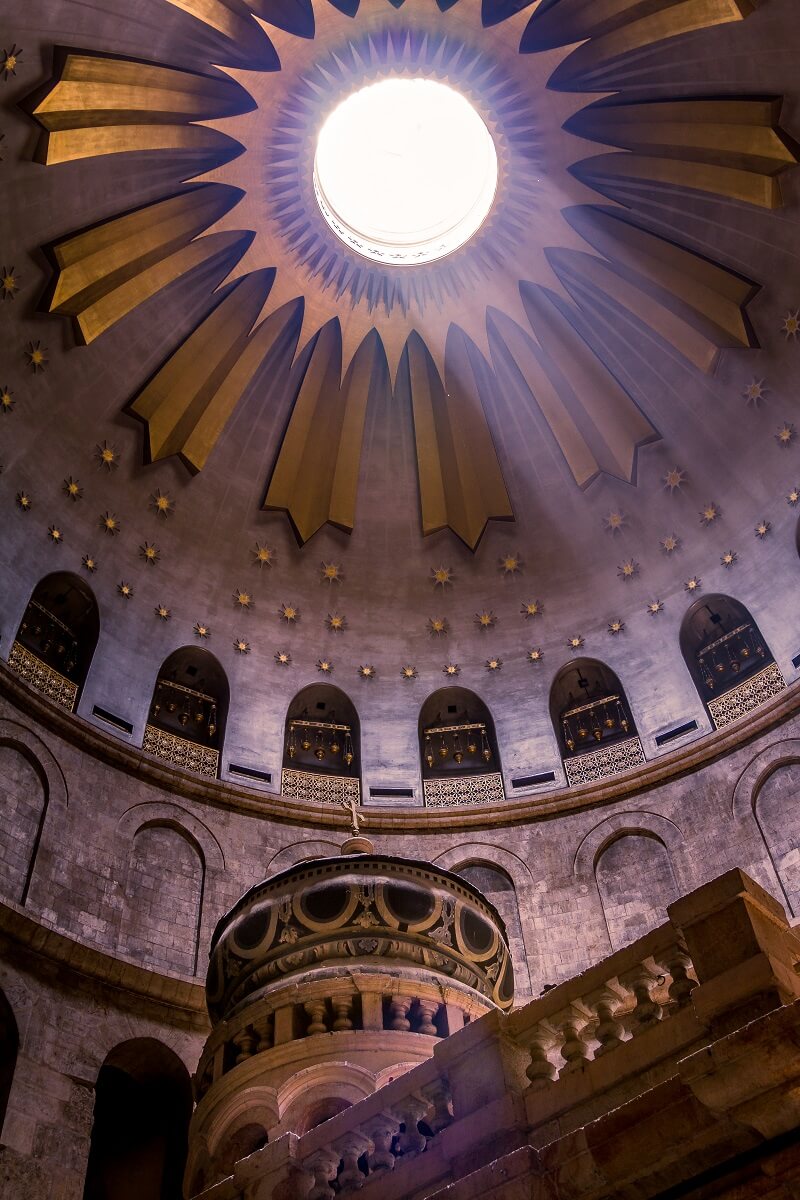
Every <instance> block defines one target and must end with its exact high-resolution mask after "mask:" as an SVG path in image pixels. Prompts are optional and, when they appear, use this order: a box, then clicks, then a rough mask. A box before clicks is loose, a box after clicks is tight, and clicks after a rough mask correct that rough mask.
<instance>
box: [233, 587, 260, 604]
mask: <svg viewBox="0 0 800 1200" xmlns="http://www.w3.org/2000/svg"><path fill="white" fill-rule="evenodd" d="M233 603H234V604H235V605H236V607H237V608H253V607H254V606H255V601H254V600H253V597H252V596H251V595H250V593H249V592H244V591H242V590H241V588H237V589H236V591H235V592H234V593H233Z"/></svg>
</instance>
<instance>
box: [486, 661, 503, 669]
mask: <svg viewBox="0 0 800 1200" xmlns="http://www.w3.org/2000/svg"><path fill="white" fill-rule="evenodd" d="M485 666H486V670H487V671H499V670H501V669H502V666H503V660H502V658H487V660H486V663H485Z"/></svg>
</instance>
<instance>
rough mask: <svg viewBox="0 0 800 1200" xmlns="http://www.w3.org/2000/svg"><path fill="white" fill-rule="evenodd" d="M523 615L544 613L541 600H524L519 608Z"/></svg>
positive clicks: (529, 615) (537, 615) (533, 615)
mask: <svg viewBox="0 0 800 1200" xmlns="http://www.w3.org/2000/svg"><path fill="white" fill-rule="evenodd" d="M519 611H520V612H521V613H522V615H523V617H526V618H527V617H541V616H542V614H543V613H544V605H543V604H542V602H541V600H526V601H525V603H524V604H523V606H522V608H521V609H520V610H519Z"/></svg>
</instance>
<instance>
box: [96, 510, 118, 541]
mask: <svg viewBox="0 0 800 1200" xmlns="http://www.w3.org/2000/svg"><path fill="white" fill-rule="evenodd" d="M100 528H101V529H102V530H103V531H104V532H105V533H108V534H111V535H112V536H113V535H114V534H116V533H119V531H120V529H121V526H120V523H119V518H118V517H117V516H116V514H115V513H110V512H105V513H102V514H101V516H100Z"/></svg>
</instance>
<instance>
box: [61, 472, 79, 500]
mask: <svg viewBox="0 0 800 1200" xmlns="http://www.w3.org/2000/svg"><path fill="white" fill-rule="evenodd" d="M61 490H62V492H63V493H64V495H65V496H69V498H70V500H80V498H81V497H82V496H83V488H82V487H81V485H80V484H79V483H78V481H77V479H73V478H72V476H71V475H68V476H67V478H66V479H65V480H64V482H63V483H62V485H61Z"/></svg>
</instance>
